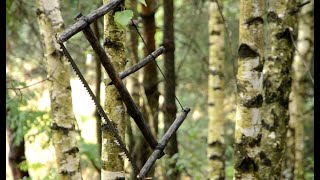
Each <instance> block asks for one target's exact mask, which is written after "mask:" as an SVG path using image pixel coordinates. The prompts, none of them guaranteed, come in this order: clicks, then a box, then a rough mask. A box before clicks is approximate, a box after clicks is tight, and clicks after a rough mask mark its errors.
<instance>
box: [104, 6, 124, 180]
mask: <svg viewBox="0 0 320 180" xmlns="http://www.w3.org/2000/svg"><path fill="white" fill-rule="evenodd" d="M109 1H110V0H104V1H103V3H104V4H106V3H108V2H109ZM122 5H123V6H124V3H123V4H122ZM120 10H121V9H120V8H117V9H115V10H112V11H110V12H109V13H108V14H106V15H105V16H104V48H105V50H106V53H107V55H108V56H109V58H110V60H111V62H112V64H113V66H114V67H115V69H116V71H117V72H122V71H124V68H125V65H126V59H125V58H126V54H125V40H126V39H125V38H126V34H125V29H124V28H121V27H118V26H117V24H116V22H115V21H114V14H115V13H116V12H117V11H120ZM104 81H105V85H106V87H105V89H106V96H105V111H106V113H107V114H108V116H109V118H110V120H111V122H112V123H113V124H114V126H115V127H116V128H117V129H118V131H119V135H120V136H121V137H122V140H123V142H125V140H124V139H125V128H126V118H125V106H124V104H123V102H122V100H121V97H120V95H119V93H118V91H117V90H116V88H115V87H114V86H108V85H107V83H108V82H110V81H111V79H110V78H109V76H108V74H106V72H105V80H104ZM121 152H122V151H121V149H120V148H119V146H118V145H117V143H116V142H115V138H114V136H113V134H112V133H111V132H110V131H108V130H104V131H103V132H102V151H101V162H102V166H101V167H102V169H101V179H103V180H107V179H108V180H115V179H124V177H125V175H124V160H123V158H122V157H121V156H120V153H121Z"/></svg>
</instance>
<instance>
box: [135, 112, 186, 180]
mask: <svg viewBox="0 0 320 180" xmlns="http://www.w3.org/2000/svg"><path fill="white" fill-rule="evenodd" d="M190 110H191V109H190V108H188V107H187V108H185V109H183V110H182V113H181V114H180V115H179V116H178V117H177V118H176V119H175V120H174V122H173V123H172V124H171V126H170V127H169V129H168V130H167V131H166V133H165V134H164V135H163V136H162V138H161V140H160V143H159V145H158V146H157V148H156V149H155V150H154V151H153V153H152V154H151V155H150V156H149V158H148V160H147V162H146V163H145V164H144V165H143V167H142V168H141V170H140V173H139V175H138V176H137V178H139V179H144V178H145V176H146V175H147V173H148V172H149V171H150V169H151V167H152V166H153V164H154V163H155V162H156V160H157V159H158V158H159V155H160V154H161V152H163V150H164V148H165V147H166V146H167V144H168V142H169V140H170V138H171V136H172V135H173V134H174V133H175V132H176V131H177V130H178V128H179V127H180V125H181V124H182V123H183V121H184V120H185V119H186V117H187V115H188V113H189V112H190Z"/></svg>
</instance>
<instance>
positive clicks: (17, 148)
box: [6, 126, 29, 179]
mask: <svg viewBox="0 0 320 180" xmlns="http://www.w3.org/2000/svg"><path fill="white" fill-rule="evenodd" d="M6 131H7V136H8V138H9V147H10V151H9V165H10V169H11V172H12V176H13V179H23V178H28V177H29V172H28V170H27V171H25V170H21V169H20V163H22V162H23V161H26V155H25V144H24V140H23V141H21V142H20V143H19V144H15V143H14V138H13V133H14V132H15V130H14V129H10V127H9V126H6Z"/></svg>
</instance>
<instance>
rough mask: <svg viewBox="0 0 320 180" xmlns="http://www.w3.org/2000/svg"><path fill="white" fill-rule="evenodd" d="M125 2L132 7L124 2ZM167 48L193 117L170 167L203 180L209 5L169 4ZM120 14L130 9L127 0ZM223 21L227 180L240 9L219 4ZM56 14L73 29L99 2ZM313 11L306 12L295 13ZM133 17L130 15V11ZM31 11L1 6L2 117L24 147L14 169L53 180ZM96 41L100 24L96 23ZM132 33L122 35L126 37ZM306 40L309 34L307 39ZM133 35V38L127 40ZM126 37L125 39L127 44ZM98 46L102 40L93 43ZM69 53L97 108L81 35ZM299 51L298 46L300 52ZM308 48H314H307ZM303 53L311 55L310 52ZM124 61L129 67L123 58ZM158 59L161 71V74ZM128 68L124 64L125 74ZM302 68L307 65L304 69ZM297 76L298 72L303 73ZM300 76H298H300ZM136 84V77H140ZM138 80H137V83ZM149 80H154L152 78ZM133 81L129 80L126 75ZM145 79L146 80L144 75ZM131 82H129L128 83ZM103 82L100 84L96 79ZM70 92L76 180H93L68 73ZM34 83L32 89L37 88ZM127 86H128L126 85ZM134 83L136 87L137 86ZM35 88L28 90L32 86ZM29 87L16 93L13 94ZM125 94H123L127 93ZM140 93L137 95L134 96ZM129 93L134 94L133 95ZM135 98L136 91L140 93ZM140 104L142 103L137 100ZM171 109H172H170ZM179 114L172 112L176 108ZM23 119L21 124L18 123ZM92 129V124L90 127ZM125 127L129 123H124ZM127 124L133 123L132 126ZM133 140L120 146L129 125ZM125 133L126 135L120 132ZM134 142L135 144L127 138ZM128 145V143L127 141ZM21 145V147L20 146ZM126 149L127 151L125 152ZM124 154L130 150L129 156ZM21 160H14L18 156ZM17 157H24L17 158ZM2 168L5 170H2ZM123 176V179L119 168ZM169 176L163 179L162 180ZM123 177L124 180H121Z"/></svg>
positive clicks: (68, 6)
mask: <svg viewBox="0 0 320 180" xmlns="http://www.w3.org/2000/svg"><path fill="white" fill-rule="evenodd" d="M130 2H131V1H130ZM156 2H157V3H156V7H155V9H156V12H155V15H154V17H155V24H156V26H155V29H156V31H155V35H154V37H155V46H156V47H159V45H160V44H162V43H163V42H162V39H163V20H164V16H165V14H164V11H163V2H162V1H156ZM173 2H174V9H175V10H174V31H175V33H174V41H175V56H174V58H175V76H176V77H175V81H176V83H175V85H176V95H177V96H178V98H179V99H180V101H181V103H182V104H183V105H184V106H189V107H191V109H192V111H191V113H190V114H189V116H188V118H187V119H186V121H185V122H184V123H183V125H182V126H181V127H180V128H179V130H178V132H177V141H178V142H179V143H178V149H179V153H178V154H176V155H174V156H172V157H171V160H173V161H176V166H175V168H177V169H178V170H179V172H180V175H181V176H180V177H181V179H207V178H208V177H207V174H208V173H207V169H208V159H207V153H206V151H207V135H208V120H209V118H208V111H207V106H208V103H207V102H208V101H207V100H208V95H207V91H208V73H209V51H208V50H209V49H208V47H209V41H208V34H209V32H208V3H209V1H208V0H200V1H199V0H174V1H173ZM126 4H127V9H131V6H129V4H130V3H129V2H128V0H127V2H126ZM221 5H222V6H223V15H224V26H225V28H226V29H225V35H224V38H225V61H224V65H225V71H224V77H225V78H224V80H225V90H224V103H223V109H224V114H225V125H224V127H225V147H226V149H225V173H226V176H225V178H226V179H232V176H233V165H232V164H233V144H234V127H235V121H234V120H235V107H236V71H237V51H238V49H237V48H238V39H239V1H232V0H225V1H223V4H221ZM60 6H61V9H60V10H61V13H62V17H63V19H64V22H65V27H68V26H69V25H71V24H73V23H74V22H75V20H74V17H75V16H76V15H77V14H78V13H79V12H81V13H82V14H84V15H86V14H88V13H90V12H91V11H92V10H94V9H96V8H97V7H99V6H101V1H81V0H71V1H65V0H63V1H60ZM308 6H309V7H310V6H312V4H311V3H310V4H307V5H305V6H302V7H301V10H303V9H305V8H307V7H308ZM132 9H133V8H132ZM36 10H37V6H36V3H35V2H34V1H27V0H21V1H12V0H6V14H7V18H6V22H7V29H6V30H7V31H6V37H7V39H6V52H7V55H6V63H7V64H6V74H7V79H6V82H7V83H6V85H7V93H6V94H7V95H6V96H7V102H6V106H7V109H10V111H8V114H7V116H6V122H7V127H10V124H11V127H12V129H13V131H12V132H13V133H12V134H16V135H13V137H17V138H18V140H17V141H19V142H20V144H21V142H23V141H22V140H23V139H24V140H25V142H24V144H25V158H26V161H24V159H23V158H21V159H22V163H21V162H19V164H20V166H19V169H23V170H28V172H29V175H30V177H32V179H55V178H56V177H57V175H58V171H57V170H56V165H55V164H54V159H55V153H54V149H53V146H52V143H51V142H50V139H51V135H52V134H51V132H50V128H49V127H50V121H49V111H50V101H49V91H48V90H49V89H48V87H49V86H48V85H49V80H50V78H48V77H47V74H48V72H47V69H46V60H45V58H44V56H43V51H44V49H45V48H44V47H43V46H42V44H41V38H42V37H41V36H40V33H39V30H38V29H39V28H38V24H37V21H36V18H37V16H36V12H37V11H36ZM137 12H142V7H141V5H138V8H137ZM310 14H311V13H310ZM135 15H136V17H135V18H134V19H137V20H138V22H139V23H138V27H139V30H140V32H144V30H143V28H144V26H143V23H141V22H142V21H141V19H142V17H141V16H140V14H139V13H135ZM97 25H98V27H99V30H100V33H101V34H102V32H103V31H102V29H103V20H102V19H100V20H99V21H98V22H97ZM131 28H132V27H130V28H129V27H127V28H126V31H127V33H129V31H130V29H131ZM306 33H307V34H310V33H308V32H306ZM132 34H133V32H132ZM127 37H131V36H127ZM100 38H101V37H100ZM131 41H132V40H131V39H129V38H127V46H126V47H127V48H126V50H127V54H130V53H131V52H130V51H132V50H133V49H134V47H132V46H130V45H129V44H130V43H131ZM101 43H102V42H101ZM132 44H135V45H136V50H135V51H137V52H136V54H137V55H136V56H137V57H138V58H137V59H138V60H135V61H140V60H142V58H143V57H144V56H145V54H144V46H143V44H142V42H141V40H140V39H139V40H138V42H137V41H136V40H135V41H133V42H132ZM67 46H68V50H69V51H70V53H71V55H72V56H73V57H74V59H75V60H76V62H77V64H78V66H79V67H80V70H81V72H82V73H83V74H84V76H85V77H86V79H87V80H88V82H89V84H90V86H91V87H94V88H93V89H95V90H97V88H96V87H98V84H99V85H100V90H101V92H100V94H101V97H100V99H101V104H104V99H105V90H104V84H103V83H102V82H97V81H101V80H97V79H99V78H97V71H98V70H97V68H96V67H97V66H96V62H95V60H94V53H93V51H92V50H91V47H90V46H89V43H86V39H85V37H84V36H83V34H82V33H79V34H77V35H75V36H74V37H72V38H71V39H70V40H69V41H68V45H67ZM303 47H305V46H303ZM311 47H313V44H312V45H311ZM307 49H308V50H310V52H311V54H312V52H313V50H311V48H307ZM127 58H128V61H129V62H130V60H131V59H134V58H131V56H130V58H129V55H128V56H127ZM163 59H164V58H163V55H161V56H159V57H158V58H157V62H158V63H159V65H160V67H161V68H162V69H164V61H163ZM310 61H311V62H310V69H311V70H312V71H311V74H312V76H313V66H314V65H313V61H314V60H313V58H311V59H310ZM129 64H131V62H130V63H128V64H127V66H126V68H127V67H130V66H131V65H129ZM308 66H309V64H308ZM302 67H303V68H304V65H303V66H302ZM303 68H302V69H303ZM137 74H140V75H141V76H142V74H143V70H140V72H139V73H137ZM140 75H139V76H140ZM152 75H153V74H152ZM131 76H132V75H131ZM147 76H151V74H147ZM132 77H134V76H132ZM157 77H158V90H159V93H160V94H159V107H162V105H163V101H164V97H163V95H164V80H163V77H162V76H161V74H160V73H158V74H157ZM102 78H103V77H102ZM70 79H71V80H70V84H71V88H72V101H73V111H74V114H75V119H76V120H77V125H76V129H77V130H78V131H79V132H80V134H81V137H80V136H78V137H77V138H78V140H79V142H80V145H79V150H80V164H81V171H82V175H83V179H87V178H88V177H90V178H91V179H99V171H100V157H99V149H100V148H99V146H98V144H99V143H97V141H98V138H97V137H98V136H99V135H97V134H98V132H99V131H97V130H99V128H97V124H99V122H97V121H96V118H95V117H94V112H95V107H94V105H93V103H92V102H91V100H90V98H89V96H88V95H87V93H86V92H85V91H84V88H83V87H82V85H81V83H80V82H79V80H78V79H77V78H76V77H75V74H74V72H73V71H71V77H70ZM304 79H305V80H304V81H303V82H304V83H305V97H306V98H305V101H304V103H303V104H304V106H305V109H306V110H305V114H304V118H305V119H304V121H303V124H304V128H305V133H304V135H303V137H304V148H303V149H304V157H305V158H304V171H305V172H304V176H305V179H312V178H313V168H314V165H313V152H314V150H313V147H314V146H313V142H314V137H313V129H314V127H313V126H312V124H313V121H314V117H313V108H314V103H313V102H314V98H313V97H314V96H313V93H314V92H313V86H311V85H310V82H311V81H310V78H309V77H308V76H307V77H306V78H304ZM38 82H39V83H38ZM125 82H128V83H127V84H129V79H127V80H125ZM140 82H142V81H141V80H140ZM34 83H36V84H35V85H33V86H30V87H29V85H32V84H34ZM25 86H28V88H23V89H13V88H21V87H25ZM129 89H130V88H129ZM139 89H140V88H139ZM132 90H136V88H132ZM139 93H141V90H139ZM140 99H141V98H140ZM176 103H177V102H176ZM139 104H140V103H139ZM158 110H159V114H158V126H157V127H158V137H161V136H162V135H163V133H164V127H165V126H164V113H163V111H162V109H161V108H159V109H158ZM178 112H179V108H178ZM22 119H23V120H24V121H22ZM96 122H97V124H96ZM127 122H128V121H127ZM131 122H132V120H131ZM131 125H132V129H133V136H131V135H129V134H130V132H128V131H127V134H126V142H128V145H130V143H129V142H134V143H133V144H135V143H136V141H135V138H136V135H137V134H138V133H140V132H135V131H134V128H135V126H136V125H135V124H134V123H132V124H131ZM127 129H129V128H127ZM9 135H10V133H7V143H8V144H7V145H8V146H7V152H8V153H9V150H11V149H10V148H9V146H10V141H11V140H10V139H16V138H12V135H10V137H9ZM131 137H134V138H131ZM130 138H131V140H130ZM22 144H23V143H22ZM129 149H130V148H129ZM130 150H131V149H130ZM19 156H21V155H19ZM22 156H23V155H22ZM168 161H170V159H168V158H167V157H166V156H165V157H163V158H162V159H161V160H159V161H158V162H157V163H156V166H157V167H156V168H155V177H159V178H160V179H161V178H163V179H165V176H166V175H168V174H170V172H166V171H164V167H165V166H166V164H167V163H168ZM7 166H9V164H7ZM125 172H129V168H128V166H127V163H125ZM166 173H168V174H166ZM127 175H129V173H126V176H127ZM12 177H13V176H12V172H11V170H10V168H7V178H8V179H10V178H11V179H12Z"/></svg>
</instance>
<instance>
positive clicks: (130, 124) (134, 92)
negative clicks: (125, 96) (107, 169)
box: [126, 0, 144, 179]
mask: <svg viewBox="0 0 320 180" xmlns="http://www.w3.org/2000/svg"><path fill="white" fill-rule="evenodd" d="M128 4H129V8H130V9H131V10H132V11H133V12H134V17H133V19H134V20H136V19H137V6H138V3H137V0H131V1H130V2H129V3H128ZM128 42H129V47H130V48H128V49H129V54H130V60H129V64H130V65H129V66H130V67H132V66H133V65H135V64H137V63H138V62H139V55H138V45H139V35H138V33H137V32H136V29H135V28H134V27H133V26H130V36H129V41H128ZM139 75H140V71H138V72H136V73H134V74H131V75H130V76H129V77H127V78H126V85H127V88H128V91H129V93H130V94H131V96H132V99H133V100H134V102H135V103H136V104H137V105H139V98H140V95H139V92H140V83H139ZM127 118H128V120H127V133H128V148H129V151H130V152H131V154H132V156H133V158H134V159H135V160H136V164H137V165H138V167H142V165H141V164H142V163H140V162H139V161H140V159H141V157H140V156H141V149H140V148H138V149H137V147H141V145H140V144H141V143H140V142H141V141H144V137H143V136H142V134H141V132H140V130H139V128H138V127H137V126H136V125H135V123H134V120H132V118H131V117H130V116H129V115H127ZM135 178H136V175H135V173H134V172H133V171H131V172H130V178H129V179H135Z"/></svg>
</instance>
